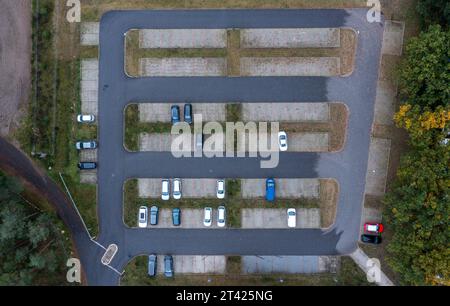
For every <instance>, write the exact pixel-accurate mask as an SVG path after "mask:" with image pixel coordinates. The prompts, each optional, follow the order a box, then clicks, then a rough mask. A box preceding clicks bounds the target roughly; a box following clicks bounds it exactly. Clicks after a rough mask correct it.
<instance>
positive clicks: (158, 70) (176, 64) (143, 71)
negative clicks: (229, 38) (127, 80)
mask: <svg viewBox="0 0 450 306" xmlns="http://www.w3.org/2000/svg"><path fill="white" fill-rule="evenodd" d="M226 74H227V61H226V59H225V58H215V57H210V58H199V57H195V58H182V57H172V58H141V59H139V75H140V76H225V75H226Z"/></svg>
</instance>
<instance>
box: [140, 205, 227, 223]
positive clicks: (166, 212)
mask: <svg viewBox="0 0 450 306" xmlns="http://www.w3.org/2000/svg"><path fill="white" fill-rule="evenodd" d="M150 207H151V203H150V204H149V205H148V209H149V214H150ZM212 216H213V218H212V224H211V226H209V227H206V226H204V225H203V219H204V212H203V209H197V208H183V209H181V224H180V225H179V226H174V225H173V224H172V209H168V208H163V209H161V208H160V209H159V214H158V224H157V225H150V223H149V224H148V227H149V228H201V229H210V228H219V227H218V226H217V207H213V214H212ZM225 227H226V225H225Z"/></svg>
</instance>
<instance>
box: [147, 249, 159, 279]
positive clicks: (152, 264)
mask: <svg viewBox="0 0 450 306" xmlns="http://www.w3.org/2000/svg"><path fill="white" fill-rule="evenodd" d="M156 267H157V257H156V255H154V254H152V255H149V256H148V276H151V277H153V276H156Z"/></svg>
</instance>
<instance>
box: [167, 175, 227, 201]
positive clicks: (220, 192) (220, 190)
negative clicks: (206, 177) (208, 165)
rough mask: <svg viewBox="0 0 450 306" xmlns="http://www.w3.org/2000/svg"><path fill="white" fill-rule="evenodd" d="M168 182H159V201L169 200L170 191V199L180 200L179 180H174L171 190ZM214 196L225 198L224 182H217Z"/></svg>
mask: <svg viewBox="0 0 450 306" xmlns="http://www.w3.org/2000/svg"><path fill="white" fill-rule="evenodd" d="M170 187H171V184H170V180H169V179H163V180H162V182H161V199H162V200H163V201H168V200H169V199H170V192H171V191H172V197H173V198H174V199H175V200H179V199H181V196H182V190H181V179H179V178H175V179H173V181H172V189H171V188H170ZM216 196H217V198H218V199H223V198H225V180H217V187H216Z"/></svg>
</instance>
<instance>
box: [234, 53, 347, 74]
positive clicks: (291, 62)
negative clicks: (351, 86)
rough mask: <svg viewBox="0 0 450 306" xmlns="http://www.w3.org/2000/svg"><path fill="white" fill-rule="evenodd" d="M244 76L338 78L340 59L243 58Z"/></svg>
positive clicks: (242, 69) (242, 68) (241, 60)
mask: <svg viewBox="0 0 450 306" xmlns="http://www.w3.org/2000/svg"><path fill="white" fill-rule="evenodd" d="M240 63H241V75H242V76H337V75H339V74H340V71H341V59H340V58H339V57H242V58H241V59H240Z"/></svg>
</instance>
